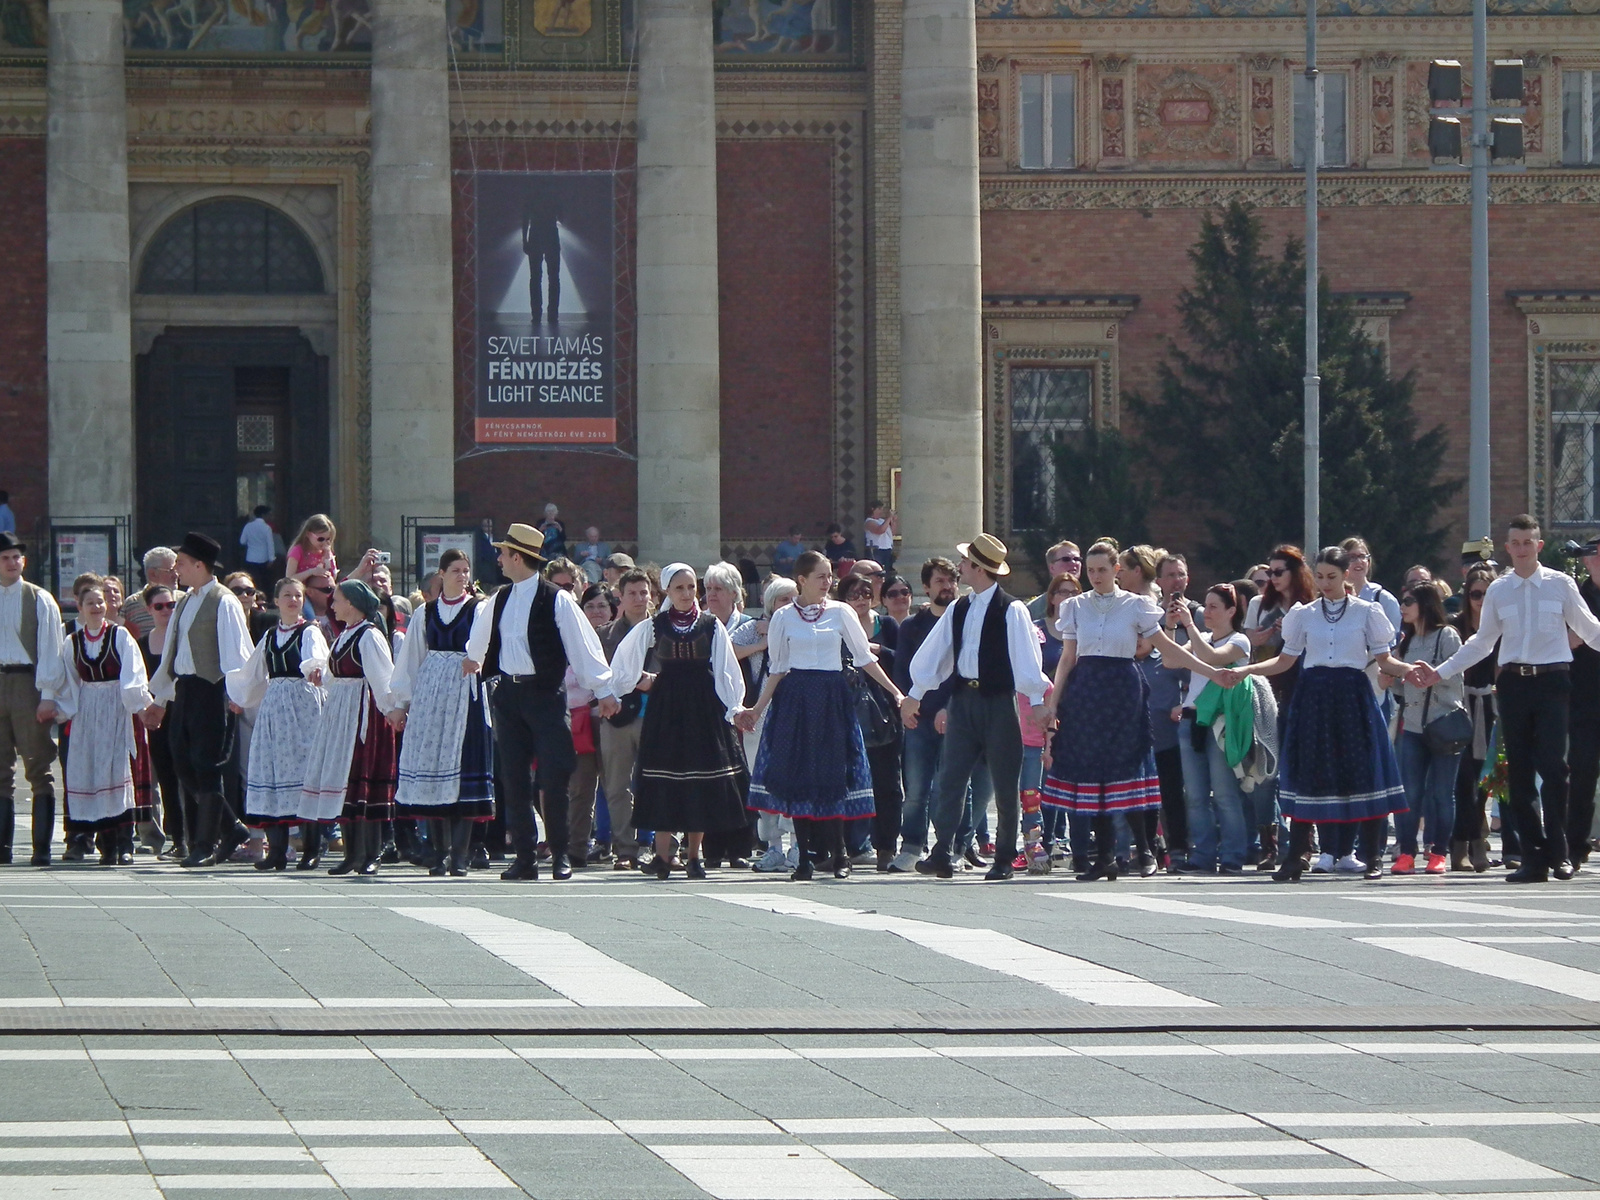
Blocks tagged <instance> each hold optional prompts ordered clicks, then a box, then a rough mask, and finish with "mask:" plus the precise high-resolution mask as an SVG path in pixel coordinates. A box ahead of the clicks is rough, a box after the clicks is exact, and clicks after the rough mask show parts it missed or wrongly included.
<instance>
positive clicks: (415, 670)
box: [389, 596, 582, 708]
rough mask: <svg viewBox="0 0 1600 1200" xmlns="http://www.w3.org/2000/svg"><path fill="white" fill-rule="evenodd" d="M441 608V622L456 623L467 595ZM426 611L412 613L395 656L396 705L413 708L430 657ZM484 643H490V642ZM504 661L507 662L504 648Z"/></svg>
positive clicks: (392, 691)
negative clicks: (406, 630)
mask: <svg viewBox="0 0 1600 1200" xmlns="http://www.w3.org/2000/svg"><path fill="white" fill-rule="evenodd" d="M489 607H492V604H491V602H490V601H488V600H484V601H481V602H479V604H478V608H479V609H480V610H482V609H485V608H489ZM438 609H439V621H440V623H441V624H443V625H454V624H455V623H456V619H457V618H458V617H459V616H460V615H461V614H462V613H463V612H465V611H466V610H467V597H466V596H462V597H461V602H460V603H459V604H445V603H443V602H442V601H441V602H440V603H439V605H438ZM425 611H426V610H425V609H421V608H419V609H417V611H416V612H415V613H413V614H412V620H413V622H414V624H413V627H412V628H411V629H410V631H409V632H408V633H407V634H406V636H405V637H404V638H403V639H402V640H401V642H400V649H399V650H398V651H397V652H396V653H395V656H394V677H393V679H391V680H390V682H389V702H390V703H391V704H393V705H394V707H396V708H410V707H411V693H412V689H414V688H415V687H416V686H417V676H418V674H420V673H421V671H422V663H423V660H424V659H426V658H427V657H428V631H427V629H425V628H424V626H425V625H426V623H427V622H426V620H425V618H424V616H423V614H424V612H425ZM579 611H582V610H581V609H580V610H579ZM522 623H523V627H524V629H526V627H527V623H528V618H527V613H526V612H524V613H523V618H522ZM473 632H474V633H476V632H477V626H476V625H474V626H473ZM469 636H470V635H469ZM523 641H524V642H526V641H527V635H526V634H524V635H523ZM485 645H486V646H487V643H485ZM503 645H504V643H502V646H503ZM469 653H470V651H469ZM501 661H502V662H504V661H505V657H504V652H503V651H502V654H501Z"/></svg>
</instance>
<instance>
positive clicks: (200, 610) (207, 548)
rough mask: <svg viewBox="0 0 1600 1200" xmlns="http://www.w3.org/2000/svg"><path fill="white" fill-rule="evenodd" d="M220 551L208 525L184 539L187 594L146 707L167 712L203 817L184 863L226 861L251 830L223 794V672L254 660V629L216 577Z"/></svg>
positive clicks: (184, 775) (181, 561) (154, 718)
mask: <svg viewBox="0 0 1600 1200" xmlns="http://www.w3.org/2000/svg"><path fill="white" fill-rule="evenodd" d="M221 551H222V547H221V546H220V545H219V544H218V543H217V542H216V540H215V539H213V538H209V537H207V536H206V535H205V534H203V533H190V534H188V535H187V536H185V537H184V539H183V543H182V544H181V545H180V546H179V547H178V564H177V571H178V582H179V583H181V584H182V585H183V586H184V587H185V588H187V589H188V594H187V595H185V596H184V597H183V599H181V600H179V601H178V607H177V608H176V609H175V610H174V611H173V614H172V624H171V627H170V632H169V633H168V634H167V644H166V647H165V648H164V650H163V651H162V654H161V665H160V666H159V667H157V668H156V673H155V677H154V678H152V679H151V680H150V694H151V695H152V696H154V697H155V703H154V704H152V705H151V706H150V707H149V708H148V709H146V710H145V718H144V719H145V724H146V725H149V726H151V727H154V726H158V725H160V724H162V722H163V720H165V722H166V726H167V741H168V744H169V745H170V746H171V747H172V765H173V767H174V768H175V769H176V770H177V772H178V780H179V782H180V783H182V784H183V786H184V789H185V790H186V791H187V792H188V794H189V795H191V796H193V797H194V805H195V818H196V820H195V824H194V831H193V833H192V834H191V836H190V838H189V857H188V858H186V859H184V860H183V863H182V865H183V866H185V867H209V866H211V865H213V864H214V863H220V862H227V861H228V856H229V855H231V854H232V853H233V851H234V849H235V847H237V846H238V844H239V843H240V842H241V841H242V840H243V839H244V837H245V836H246V835H245V834H244V832H243V829H244V827H243V826H242V825H240V824H239V819H238V815H237V814H236V813H234V812H232V810H230V809H228V807H227V804H226V802H225V801H224V799H223V795H222V770H223V767H224V766H225V765H226V763H227V761H228V752H229V746H228V694H227V692H226V691H225V690H224V687H223V679H224V677H225V676H226V675H227V673H228V672H229V671H237V670H240V669H241V668H242V667H243V666H244V665H245V663H246V662H247V661H248V660H249V658H250V650H251V646H250V632H249V626H248V625H247V623H246V619H245V615H244V609H243V608H242V607H241V606H240V604H239V601H238V599H237V598H236V597H235V596H234V594H233V593H232V592H230V591H229V590H228V589H227V588H226V587H224V586H223V585H222V583H221V582H220V581H219V580H218V579H217V577H216V566H217V557H218V555H219V554H220V553H221ZM169 707H170V709H171V711H170V712H168V711H167V710H168V708H169ZM219 819H220V820H222V822H223V824H222V828H221V840H220V841H219V840H218V821H219ZM186 823H187V822H186Z"/></svg>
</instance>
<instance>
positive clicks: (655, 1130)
mask: <svg viewBox="0 0 1600 1200" xmlns="http://www.w3.org/2000/svg"><path fill="white" fill-rule="evenodd" d="M617 1128H618V1129H620V1130H622V1132H623V1133H626V1134H629V1135H631V1136H634V1137H649V1136H652V1135H655V1136H659V1135H662V1134H708V1133H709V1134H728V1133H767V1134H770V1133H777V1132H778V1127H777V1126H776V1125H774V1124H773V1123H772V1122H771V1121H762V1120H738V1119H732V1120H725V1121H710V1120H703V1121H618V1122H617Z"/></svg>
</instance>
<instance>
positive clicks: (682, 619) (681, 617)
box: [667, 600, 700, 633]
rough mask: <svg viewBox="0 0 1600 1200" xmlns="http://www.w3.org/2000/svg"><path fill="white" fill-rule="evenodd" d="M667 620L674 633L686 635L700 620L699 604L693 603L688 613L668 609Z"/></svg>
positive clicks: (697, 602)
mask: <svg viewBox="0 0 1600 1200" xmlns="http://www.w3.org/2000/svg"><path fill="white" fill-rule="evenodd" d="M667 620H668V621H670V622H671V623H672V630H673V632H674V633H688V632H689V631H690V630H691V629H693V628H694V627H695V623H696V622H697V621H699V620H700V602H699V601H698V600H697V601H695V603H694V605H693V606H692V607H691V608H690V609H689V611H688V612H681V611H679V610H678V609H676V608H670V609H668V610H667Z"/></svg>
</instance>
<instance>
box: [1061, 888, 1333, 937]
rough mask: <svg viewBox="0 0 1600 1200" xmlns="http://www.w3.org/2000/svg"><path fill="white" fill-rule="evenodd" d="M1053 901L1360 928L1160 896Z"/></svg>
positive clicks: (1277, 925) (1072, 896) (1076, 895)
mask: <svg viewBox="0 0 1600 1200" xmlns="http://www.w3.org/2000/svg"><path fill="white" fill-rule="evenodd" d="M1043 894H1044V895H1045V896H1046V897H1048V898H1049V899H1051V900H1076V901H1077V902H1079V903H1080V904H1102V905H1104V906H1106V907H1107V908H1130V909H1133V910H1135V911H1136V912H1147V913H1157V914H1159V915H1161V916H1170V917H1200V918H1202V919H1203V920H1208V921H1231V922H1233V923H1234V924H1237V925H1266V926H1269V927H1271V928H1274V929H1350V928H1356V927H1358V925H1357V924H1356V923H1354V922H1350V921H1334V920H1331V919H1329V918H1327V917H1299V916H1294V915H1292V914H1288V913H1273V912H1256V911H1254V910H1252V909H1248V908H1233V907H1231V906H1229V905H1226V904H1195V903H1193V902H1192V901H1189V900H1166V899H1162V898H1160V897H1157V896H1143V895H1121V896H1103V895H1097V896H1091V895H1088V894H1086V893H1084V892H1078V891H1073V892H1045V893H1043Z"/></svg>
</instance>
